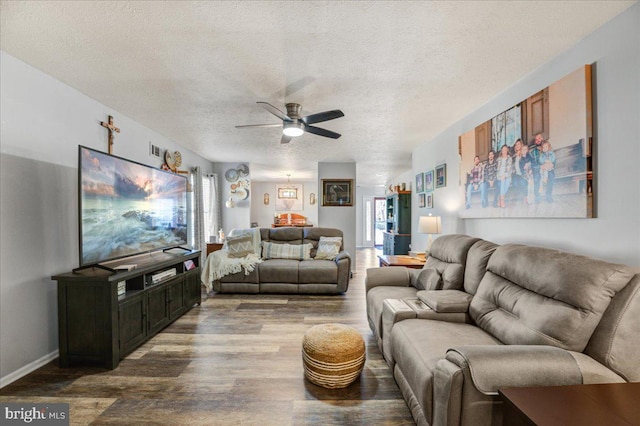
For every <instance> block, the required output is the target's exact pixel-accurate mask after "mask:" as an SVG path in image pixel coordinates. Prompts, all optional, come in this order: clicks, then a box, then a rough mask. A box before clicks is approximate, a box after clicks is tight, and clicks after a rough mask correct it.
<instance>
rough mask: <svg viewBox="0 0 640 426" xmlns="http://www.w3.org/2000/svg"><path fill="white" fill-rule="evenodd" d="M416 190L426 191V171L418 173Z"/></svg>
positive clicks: (418, 191) (419, 191)
mask: <svg viewBox="0 0 640 426" xmlns="http://www.w3.org/2000/svg"><path fill="white" fill-rule="evenodd" d="M416 192H417V193H418V194H419V193H421V192H424V173H418V174H417V175H416Z"/></svg>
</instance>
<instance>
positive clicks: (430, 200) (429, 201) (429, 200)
mask: <svg viewBox="0 0 640 426" xmlns="http://www.w3.org/2000/svg"><path fill="white" fill-rule="evenodd" d="M427 208H428V209H432V208H433V194H427Z"/></svg>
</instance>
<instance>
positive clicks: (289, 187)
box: [276, 183, 304, 211]
mask: <svg viewBox="0 0 640 426" xmlns="http://www.w3.org/2000/svg"><path fill="white" fill-rule="evenodd" d="M302 188H303V185H302V184H298V183H287V184H278V185H276V211H301V210H304V206H303V198H302V196H303V193H302Z"/></svg>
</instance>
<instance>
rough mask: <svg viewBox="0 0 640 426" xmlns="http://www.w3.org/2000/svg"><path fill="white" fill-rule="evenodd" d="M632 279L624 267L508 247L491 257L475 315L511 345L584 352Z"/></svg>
mask: <svg viewBox="0 0 640 426" xmlns="http://www.w3.org/2000/svg"><path fill="white" fill-rule="evenodd" d="M632 276H633V272H632V270H631V269H630V268H629V267H627V266H624V265H617V264H613V263H608V262H604V261H601V260H596V259H591V258H588V257H585V256H579V255H575V254H570V253H564V252H560V251H557V250H551V249H546V248H538V247H527V246H522V245H516V244H506V245H503V246H500V247H498V248H497V249H496V250H495V252H494V253H493V255H492V256H491V258H490V259H489V263H488V265H487V272H486V274H485V275H484V277H483V278H482V281H481V282H480V285H479V286H478V290H477V292H476V294H475V296H474V298H473V300H472V301H471V306H470V309H469V313H470V314H471V317H472V318H473V320H474V321H475V322H476V323H477V324H478V326H479V327H481V328H483V329H484V330H485V331H487V332H489V333H491V334H492V335H494V336H496V337H497V338H498V339H500V340H501V341H502V342H504V343H506V344H512V345H552V346H558V347H561V348H563V349H568V350H573V351H578V352H582V351H583V350H584V348H585V346H586V345H587V342H588V341H589V338H590V337H591V334H592V333H593V331H594V329H595V328H596V326H597V325H598V322H599V321H600V318H601V317H602V314H603V313H604V311H605V309H606V308H607V306H609V303H610V302H611V298H612V297H613V296H614V295H615V294H616V293H617V292H618V291H619V290H620V289H621V288H622V287H624V286H625V284H627V283H628V282H629V280H630V279H631V277H632Z"/></svg>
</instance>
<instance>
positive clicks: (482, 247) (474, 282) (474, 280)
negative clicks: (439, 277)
mask: <svg viewBox="0 0 640 426" xmlns="http://www.w3.org/2000/svg"><path fill="white" fill-rule="evenodd" d="M496 248H498V245H497V244H495V243H492V242H489V241H485V240H479V241H476V242H475V243H474V244H473V245H472V246H471V248H470V249H469V252H468V253H467V263H466V264H465V267H464V291H465V292H466V293H469V294H476V291H477V290H478V285H480V281H481V280H482V277H484V274H485V272H487V264H488V263H489V258H491V255H492V254H493V252H494V251H496Z"/></svg>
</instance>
